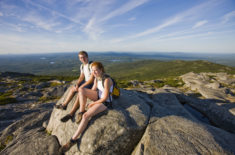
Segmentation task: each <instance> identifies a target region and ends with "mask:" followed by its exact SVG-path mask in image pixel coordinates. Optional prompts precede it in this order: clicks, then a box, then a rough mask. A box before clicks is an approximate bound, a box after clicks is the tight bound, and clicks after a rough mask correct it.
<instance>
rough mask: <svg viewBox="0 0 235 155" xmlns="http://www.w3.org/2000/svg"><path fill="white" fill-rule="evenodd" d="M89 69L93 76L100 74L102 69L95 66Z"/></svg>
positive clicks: (99, 75)
mask: <svg viewBox="0 0 235 155" xmlns="http://www.w3.org/2000/svg"><path fill="white" fill-rule="evenodd" d="M91 69H92V72H93V74H94V76H95V77H101V76H102V71H101V70H100V69H99V68H98V67H97V66H93V67H92V68H91Z"/></svg>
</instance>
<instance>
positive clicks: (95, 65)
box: [91, 61, 105, 73]
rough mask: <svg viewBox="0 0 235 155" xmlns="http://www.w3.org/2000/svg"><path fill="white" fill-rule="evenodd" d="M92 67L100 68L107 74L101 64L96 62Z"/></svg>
mask: <svg viewBox="0 0 235 155" xmlns="http://www.w3.org/2000/svg"><path fill="white" fill-rule="evenodd" d="M91 67H97V68H99V69H100V70H101V71H102V72H103V73H104V72H105V71H104V66H103V65H102V63H101V62H97V61H94V62H92V64H91Z"/></svg>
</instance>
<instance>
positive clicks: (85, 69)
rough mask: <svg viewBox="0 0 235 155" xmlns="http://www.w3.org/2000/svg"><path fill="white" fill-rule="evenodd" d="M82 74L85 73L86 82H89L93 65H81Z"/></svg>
mask: <svg viewBox="0 0 235 155" xmlns="http://www.w3.org/2000/svg"><path fill="white" fill-rule="evenodd" d="M82 66H83V67H82ZM89 67H90V68H89ZM80 73H84V75H85V81H88V80H89V79H90V76H91V65H90V64H89V63H87V64H86V65H84V64H81V66H80Z"/></svg>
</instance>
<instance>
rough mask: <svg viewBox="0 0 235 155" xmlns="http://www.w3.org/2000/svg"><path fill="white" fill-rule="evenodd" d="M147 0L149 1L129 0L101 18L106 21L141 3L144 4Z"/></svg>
mask: <svg viewBox="0 0 235 155" xmlns="http://www.w3.org/2000/svg"><path fill="white" fill-rule="evenodd" d="M146 2H148V0H130V1H129V2H127V3H126V4H124V5H123V6H121V7H120V8H118V9H116V10H114V11H112V12H111V13H109V14H108V15H106V16H105V17H104V18H102V19H101V21H106V20H108V19H110V18H113V17H116V16H119V15H122V14H124V13H126V12H128V11H131V10H133V9H135V8H136V7H138V6H140V5H143V4H144V3H146Z"/></svg>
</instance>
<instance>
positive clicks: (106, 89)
mask: <svg viewBox="0 0 235 155" xmlns="http://www.w3.org/2000/svg"><path fill="white" fill-rule="evenodd" d="M112 84H113V82H112V80H111V79H110V78H106V79H105V80H104V92H103V94H104V95H103V97H102V98H100V99H99V100H97V101H95V102H93V103H94V104H96V103H103V102H105V101H106V100H107V99H108V98H109V90H110V87H111V86H112Z"/></svg>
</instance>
